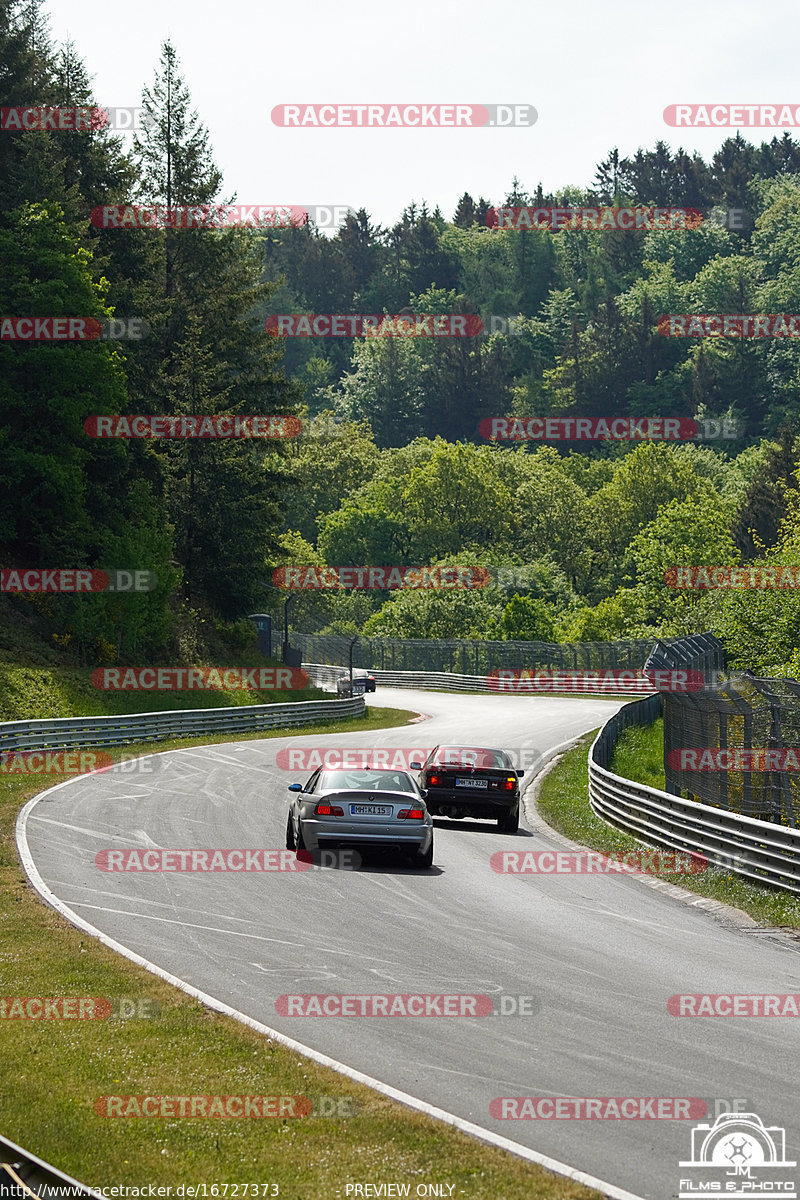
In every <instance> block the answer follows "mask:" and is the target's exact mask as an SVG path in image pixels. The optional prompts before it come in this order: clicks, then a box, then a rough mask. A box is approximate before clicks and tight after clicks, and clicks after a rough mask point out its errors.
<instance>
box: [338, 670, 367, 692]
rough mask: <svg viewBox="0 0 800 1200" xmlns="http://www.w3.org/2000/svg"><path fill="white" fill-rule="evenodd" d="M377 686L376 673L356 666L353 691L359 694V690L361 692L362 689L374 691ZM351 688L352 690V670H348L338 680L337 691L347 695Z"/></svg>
mask: <svg viewBox="0 0 800 1200" xmlns="http://www.w3.org/2000/svg"><path fill="white" fill-rule="evenodd" d="M375 687H376V684H375V676H374V675H372V674H370V672H369V671H365V670H364V669H363V668H361V667H358V668H354V670H353V692H354V693H356V694H357V693H358V692H361V691H365V692H374V691H375ZM349 690H350V672H349V671H346V672H345V674H344V675H342V676H341V678H339V679H337V680H336V691H337V692H338V693H339V694H340V695H346V694H347V693H348V692H349Z"/></svg>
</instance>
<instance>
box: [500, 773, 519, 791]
mask: <svg viewBox="0 0 800 1200" xmlns="http://www.w3.org/2000/svg"><path fill="white" fill-rule="evenodd" d="M516 782H517V778H516V775H506V777H505V779H504V780H503V781H502V783H501V784H500V786H501V788H502V789H503V791H504V792H513V790H514V785H515V783H516Z"/></svg>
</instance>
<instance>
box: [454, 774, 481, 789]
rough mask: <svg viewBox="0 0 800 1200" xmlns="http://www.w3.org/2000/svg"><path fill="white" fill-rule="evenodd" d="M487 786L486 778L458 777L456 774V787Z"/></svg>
mask: <svg viewBox="0 0 800 1200" xmlns="http://www.w3.org/2000/svg"><path fill="white" fill-rule="evenodd" d="M488 786H489V781H488V779H459V778H458V776H456V787H467V788H486V787H488Z"/></svg>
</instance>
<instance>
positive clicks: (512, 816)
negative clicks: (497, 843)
mask: <svg viewBox="0 0 800 1200" xmlns="http://www.w3.org/2000/svg"><path fill="white" fill-rule="evenodd" d="M497 828H498V829H499V830H500V832H501V833H516V832H517V830H518V829H519V805H517V807H516V808H514V809H512V810H511V812H507V813H504V814H503V816H502V817H498V818H497Z"/></svg>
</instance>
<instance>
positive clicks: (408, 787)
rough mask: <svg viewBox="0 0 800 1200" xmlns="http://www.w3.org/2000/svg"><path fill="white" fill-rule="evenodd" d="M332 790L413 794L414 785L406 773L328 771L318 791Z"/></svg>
mask: <svg viewBox="0 0 800 1200" xmlns="http://www.w3.org/2000/svg"><path fill="white" fill-rule="evenodd" d="M331 788H335V789H337V790H342V791H351V790H353V789H358V790H360V791H361V790H365V789H366V790H369V791H382V790H386V791H390V792H413V791H414V784H413V783H412V781H411V779H410V778H409V776H408V775H406V773H405V771H326V772H325V774H324V777H323V779H322V780H321V783H320V789H318V790H323V791H328V790H329V789H331Z"/></svg>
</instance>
